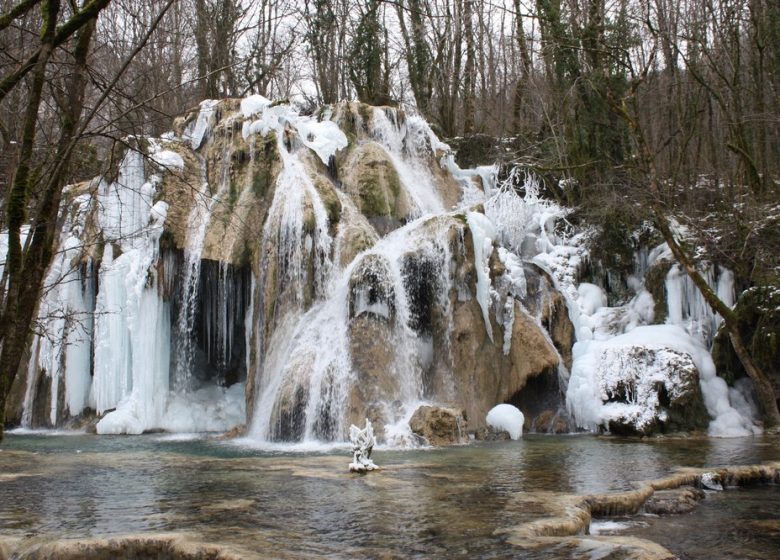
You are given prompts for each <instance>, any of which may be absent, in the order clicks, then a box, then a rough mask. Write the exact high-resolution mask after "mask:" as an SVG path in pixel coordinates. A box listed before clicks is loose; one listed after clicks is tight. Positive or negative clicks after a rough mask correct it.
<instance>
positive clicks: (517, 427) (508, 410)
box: [485, 404, 525, 439]
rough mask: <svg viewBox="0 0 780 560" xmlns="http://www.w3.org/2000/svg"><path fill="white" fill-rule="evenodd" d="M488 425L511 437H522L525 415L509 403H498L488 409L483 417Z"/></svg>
mask: <svg viewBox="0 0 780 560" xmlns="http://www.w3.org/2000/svg"><path fill="white" fill-rule="evenodd" d="M485 421H486V422H487V424H488V426H492V427H493V428H496V429H498V430H502V431H506V432H508V433H509V437H511V438H512V439H520V438H521V437H523V422H525V417H524V416H523V413H522V412H520V410H519V409H518V408H517V407H515V406H512V405H511V404H499V405H496V406H494V407H493V408H491V409H490V412H488V413H487V417H486V418H485Z"/></svg>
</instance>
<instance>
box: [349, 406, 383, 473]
mask: <svg viewBox="0 0 780 560" xmlns="http://www.w3.org/2000/svg"><path fill="white" fill-rule="evenodd" d="M349 440H350V441H351V442H352V462H351V463H350V464H349V472H359V473H364V472H367V471H373V470H376V469H378V468H379V467H378V466H376V465H375V464H374V462H373V461H372V460H371V451H372V450H373V449H374V446H375V445H376V438H375V437H374V427H373V426H372V425H371V421H370V420H368V419H366V427H365V428H363V429H362V430H361V429H360V428H358V427H357V426H355V425H354V424H353V425H351V426H350V427H349Z"/></svg>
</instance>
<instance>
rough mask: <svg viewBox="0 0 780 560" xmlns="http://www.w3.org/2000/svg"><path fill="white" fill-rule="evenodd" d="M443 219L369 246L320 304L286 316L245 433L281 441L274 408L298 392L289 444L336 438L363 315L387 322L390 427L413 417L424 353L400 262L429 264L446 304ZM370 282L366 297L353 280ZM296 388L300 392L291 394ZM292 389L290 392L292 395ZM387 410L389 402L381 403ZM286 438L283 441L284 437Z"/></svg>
mask: <svg viewBox="0 0 780 560" xmlns="http://www.w3.org/2000/svg"><path fill="white" fill-rule="evenodd" d="M447 230H448V227H447V223H446V220H445V221H441V220H439V219H430V218H421V219H418V220H416V221H414V222H412V223H410V224H407V225H406V226H404V227H402V228H400V229H398V230H395V231H394V232H392V233H390V234H389V235H388V236H386V237H385V238H383V239H382V240H380V241H379V242H378V243H377V244H376V245H375V246H374V247H373V248H371V249H369V250H367V251H365V252H363V253H361V254H360V255H358V257H356V258H355V259H354V260H353V261H352V262H351V263H350V264H349V265H348V266H347V267H346V268H345V269H344V270H341V271H340V272H339V273H338V274H334V278H333V280H332V283H331V289H330V290H329V295H328V297H327V298H326V299H324V300H322V301H320V302H318V303H317V304H315V305H314V306H313V307H312V308H311V309H310V310H309V311H308V312H306V313H305V314H303V315H300V316H299V317H297V318H296V317H294V316H288V319H287V321H285V323H283V324H282V325H281V326H280V327H279V328H278V330H277V333H276V334H275V335H274V340H272V342H271V344H270V348H269V357H268V359H267V360H266V364H265V366H266V367H265V371H264V377H265V380H266V381H265V383H264V385H263V386H262V387H261V388H260V392H259V397H258V399H257V401H256V408H255V415H254V423H253V426H252V428H251V432H250V435H251V437H252V438H254V439H260V440H265V441H270V440H275V439H282V437H281V436H282V435H289V434H286V433H285V432H284V430H285V429H286V428H287V426H285V425H283V424H282V422H283V419H282V416H283V414H282V412H281V411H280V404H281V402H282V401H284V400H285V398H286V397H289V396H290V394H292V395H297V394H303V395H306V396H307V397H308V398H305V400H304V402H301V403H299V405H300V407H301V411H302V416H303V418H294V419H293V422H298V423H299V424H300V425H299V426H298V429H297V430H296V431H297V432H298V433H295V434H293V435H296V436H298V437H297V438H295V439H300V440H303V441H307V440H316V439H325V440H332V439H342V438H344V437H346V428H347V427H348V422H347V419H346V418H345V417H344V411H345V410H346V408H347V407H346V403H347V399H348V398H349V393H350V390H351V389H352V388H353V385H354V383H355V382H356V378H355V372H354V371H353V368H352V363H351V356H350V351H349V339H350V331H349V325H350V319H354V318H356V317H359V316H361V315H364V314H369V315H371V314H373V315H375V316H379V320H380V321H383V322H384V321H388V322H389V329H390V333H389V336H390V340H388V341H387V344H388V346H389V347H391V348H393V350H394V357H393V362H392V365H391V367H392V369H393V371H395V372H396V375H395V377H397V378H398V380H399V382H398V387H399V394H397V395H396V400H398V401H399V402H400V403H401V405H402V406H401V408H400V410H397V411H394V414H393V416H391V417H390V418H389V419H388V420H389V421H388V424H392V423H393V422H395V421H397V420H399V419H401V418H403V417H406V416H409V415H411V413H412V412H413V411H414V408H415V407H416V405H417V404H418V403H419V402H420V401H421V400H422V396H423V395H422V390H423V387H422V373H421V372H422V366H423V364H422V363H421V362H420V360H421V358H422V354H421V352H420V347H419V338H420V337H419V335H418V333H417V332H416V331H415V330H414V329H413V328H412V325H413V324H414V321H413V311H412V309H411V306H410V302H409V299H408V295H407V286H406V282H405V278H404V260H405V258H406V257H407V255H408V254H409V253H411V252H415V253H421V254H424V255H426V256H427V257H430V258H431V259H433V260H434V261H435V262H436V263H437V265H436V270H437V271H438V275H439V276H440V279H439V281H438V282H437V285H438V286H439V293H438V294H437V296H436V297H437V299H438V300H439V301H440V302H441V303H442V305H446V303H445V300H448V293H449V289H450V279H449V266H448V263H449V262H450V255H449V252H448V251H449V249H448V243H447V238H446V233H447ZM356 277H357V278H358V279H363V278H368V279H369V280H368V281H369V282H370V283H371V284H372V285H373V286H374V289H370V290H368V291H364V290H363V289H362V288H363V285H362V284H361V282H360V281H359V280H358V282H357V283H356V282H355V278H356ZM295 387H297V388H300V389H299V390H298V389H294V388H295ZM291 388H293V389H292V390H290V389H291ZM386 405H387V407H388V408H390V405H391V403H386ZM284 439H289V438H284Z"/></svg>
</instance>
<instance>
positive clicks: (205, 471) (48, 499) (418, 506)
mask: <svg viewBox="0 0 780 560" xmlns="http://www.w3.org/2000/svg"><path fill="white" fill-rule="evenodd" d="M778 441H779V440H778V438H774V439H771V438H747V439H706V438H701V439H653V440H643V441H640V440H636V439H616V438H599V437H594V436H568V437H545V436H529V437H527V438H525V439H523V440H521V441H517V442H497V443H492V444H472V445H469V446H463V447H453V448H447V449H428V450H414V451H390V450H385V451H380V452H377V454H376V455H377V457H376V460H377V463H378V464H380V466H382V467H383V469H382V470H381V471H379V472H375V473H371V474H369V475H366V476H360V475H351V474H349V473H347V464H348V462H349V454H348V453H347V452H345V451H343V450H339V451H332V452H329V453H294V454H293V453H284V452H281V451H275V452H269V451H258V450H253V449H247V448H242V447H240V446H237V445H235V444H234V443H229V442H216V441H211V440H204V439H201V440H192V439H188V440H185V441H181V440H178V439H171V438H165V437H160V436H153V435H148V436H139V437H129V436H126V437H110V436H102V437H94V436H87V435H80V436H69V437H62V436H47V435H31V434H26V435H18V434H11V435H9V436H8V437H7V439H6V441H5V442H4V443H3V445H2V447H0V534H2V535H4V536H23V537H29V536H35V535H42V536H45V537H47V538H54V537H59V538H61V537H86V536H111V535H119V534H127V533H138V532H149V531H153V532H169V531H187V532H192V533H195V534H197V535H198V536H199V537H200V538H201V539H203V540H206V541H209V542H216V543H226V544H231V545H235V546H238V547H241V548H243V549H244V550H252V551H256V552H262V553H265V554H270V555H271V556H275V557H290V558H297V557H317V556H324V555H337V556H339V557H345V556H357V555H362V556H368V557H377V556H382V555H387V554H390V555H391V556H399V557H431V556H434V557H466V556H470V557H479V558H491V557H496V558H503V557H506V556H507V554H508V551H509V550H515V549H511V548H510V545H508V544H507V543H506V542H505V541H504V537H502V536H501V534H500V533H497V532H496V529H500V528H505V527H510V526H513V525H516V524H518V523H520V522H523V521H528V520H531V519H533V518H534V515H539V514H536V513H534V512H532V511H522V510H519V509H518V508H516V507H514V508H513V507H507V506H508V504H509V502H510V499H511V498H512V496H513V495H515V494H516V493H518V492H537V491H553V492H563V493H571V492H573V493H594V492H604V491H616V490H624V489H627V488H629V487H630V486H631V482H632V481H636V480H647V479H650V478H658V477H661V476H664V475H667V474H669V473H670V472H671V471H672V470H673V469H674V468H675V467H676V466H691V467H704V466H722V465H731V464H748V463H759V462H762V461H768V460H778V459H780V445H778ZM728 494H730V492H727V493H725V494H724V496H725V498H724V500H725V502H724V503H729V502H728ZM767 496H769V498H767V500H768V502H767V503H768V504H769V505H768V506H767V507H774V508H777V505H778V504H780V493H779V492H776V491H775V492H773V493H768V494H767ZM718 499H720V497H719V498H718ZM714 502H715V501H714V500H713V503H714ZM708 504H709V502H707V500H705V506H706V505H708ZM734 507H737V508H738V507H739V506H734ZM703 511H705V510H703ZM706 511H709V510H706ZM719 511H720V510H719V509H718V508H714V509H713V511H712V512H711V515H714V516H718V515H721V514H720V513H719ZM738 514H739V512H737V513H736V514H735V513H732V514H730V515H738ZM696 515H701V514H698V513H697V514H696ZM708 515H709V514H708ZM675 519H677V518H675ZM681 519H688V517H686V516H683V517H682V518H681ZM684 525H685V523H682V524H681V525H680V524H678V526H684ZM710 525H711V526H715V525H716V524H715V523H714V522H712V521H710V520H708V521H707V522H706V523H705V526H706V527H708V526H710ZM647 527H648V526H645V525H643V526H641V527H638V526H635V525H633V526H632V527H631V528H630V529H628V532H629V533H631V534H634V533H632V531H633V530H634V529H636V530H637V531H639V530H640V529H642V530H644V529H647ZM709 530H710V529H706V531H709ZM704 531H705V529H702V528H698V529H697V532H698V533H702V532H704ZM663 532H664V531H663V530H659V531H658V533H663ZM648 538H653V536H649V537H648ZM672 538H673V540H675V539H676V540H675V542H677V541H679V544H680V546H682V547H683V548H685V547H686V546H688V543H689V541H688V540H687V539H686V538H685V532H684V530H682V529H681V533H680V535H679V537H672ZM662 544H666V545H668V543H666V542H663V541H662ZM775 544H776V542H775ZM680 546H678V547H677V548H675V547H673V546H669V548H671V549H673V550H678V551H679V550H681V549H680ZM691 546H699V545H698V544H696V543H691ZM528 554H531V553H530V552H526V551H524V552H523V555H524V556H523V557H528V558H531V557H532V556H528ZM535 554H539V556H537V557H539V558H551V557H556V556H555V553H554V552H551V551H550V550H548V551H546V552H544V553H535ZM551 554H552V556H551ZM562 557H563V556H562ZM758 557H759V558H761V556H758Z"/></svg>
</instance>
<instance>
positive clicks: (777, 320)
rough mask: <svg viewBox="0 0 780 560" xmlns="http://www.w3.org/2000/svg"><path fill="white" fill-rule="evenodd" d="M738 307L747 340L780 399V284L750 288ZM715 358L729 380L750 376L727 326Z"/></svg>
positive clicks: (715, 346) (714, 351)
mask: <svg viewBox="0 0 780 560" xmlns="http://www.w3.org/2000/svg"><path fill="white" fill-rule="evenodd" d="M734 311H735V313H736V315H737V321H738V324H739V330H740V332H741V333H742V337H743V340H744V341H745V342H746V343H747V344H746V346H747V347H748V350H749V351H750V354H751V356H752V357H753V359H754V360H755V361H756V365H757V366H758V367H759V369H761V370H762V371H764V372H766V373H767V375H768V376H769V378H770V380H771V382H772V388H773V389H774V393H775V399H777V400H778V402H779V403H780V288H778V287H776V286H764V287H760V288H750V289H748V290H746V291H745V292H743V293H742V295H741V296H740V298H739V300H738V301H737V305H736V307H735V309H734ZM712 359H713V360H714V362H715V366H716V367H717V368H718V374H719V375H720V376H721V377H724V378H725V379H726V381H727V382H728V383H729V384H733V383H734V382H735V381H736V380H738V379H740V378H742V377H745V376H746V373H745V370H744V368H743V367H742V364H741V363H740V361H739V359H738V358H737V355H736V353H735V352H734V349H733V348H732V347H731V342H730V341H729V336H728V333H727V332H726V330H725V329H723V328H721V329H720V330H719V331H718V334H717V336H716V337H715V342H714V344H713V347H712Z"/></svg>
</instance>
